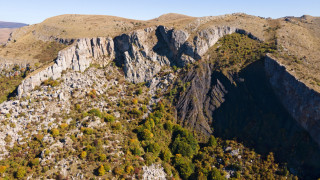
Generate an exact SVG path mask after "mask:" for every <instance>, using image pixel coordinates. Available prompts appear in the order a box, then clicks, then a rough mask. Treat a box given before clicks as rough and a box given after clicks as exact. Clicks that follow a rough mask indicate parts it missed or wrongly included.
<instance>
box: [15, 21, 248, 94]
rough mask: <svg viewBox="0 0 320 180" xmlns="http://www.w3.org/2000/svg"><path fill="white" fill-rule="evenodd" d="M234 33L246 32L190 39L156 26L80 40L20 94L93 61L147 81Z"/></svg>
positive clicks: (216, 30)
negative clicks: (127, 32)
mask: <svg viewBox="0 0 320 180" xmlns="http://www.w3.org/2000/svg"><path fill="white" fill-rule="evenodd" d="M234 32H240V33H246V32H245V31H244V30H239V29H237V28H234V27H225V26H223V27H211V28H207V29H204V30H202V31H200V32H199V33H198V34H197V35H196V36H195V37H194V38H193V39H192V40H188V38H189V33H188V32H187V31H183V30H175V29H171V28H167V27H164V26H157V27H150V28H146V29H142V30H137V31H134V32H131V33H129V34H122V35H120V36H116V37H115V38H114V39H112V38H107V37H100V38H91V39H90V38H83V39H78V40H76V42H74V43H73V45H71V46H70V47H68V48H66V49H64V50H62V51H60V52H59V54H58V57H57V59H56V60H55V61H54V63H53V64H52V65H50V66H48V67H46V68H44V69H41V70H38V71H37V72H34V73H32V75H30V76H29V77H27V78H26V79H25V80H24V81H23V82H22V84H21V85H20V86H19V87H18V95H19V96H21V95H22V94H23V92H28V91H30V90H32V89H33V88H34V87H35V86H38V85H40V84H41V82H42V81H44V80H46V79H49V78H53V79H57V78H59V77H61V73H62V71H63V70H66V69H73V70H75V71H84V70H85V69H86V68H88V67H89V65H90V63H92V62H93V61H96V62H97V63H99V64H104V63H107V62H110V60H115V62H116V63H117V64H118V65H119V66H123V70H124V73H125V76H126V79H127V80H128V81H130V82H133V83H140V82H147V81H149V80H151V79H152V77H154V75H156V74H157V73H158V72H160V70H161V68H162V67H163V66H173V65H176V66H180V67H182V66H184V65H186V64H188V63H192V62H194V61H196V60H199V59H200V58H201V56H202V55H203V54H204V53H205V52H206V51H207V50H208V49H209V48H210V47H211V46H213V45H214V44H215V43H216V42H217V41H218V39H219V38H221V37H223V36H224V35H226V34H231V33H234Z"/></svg>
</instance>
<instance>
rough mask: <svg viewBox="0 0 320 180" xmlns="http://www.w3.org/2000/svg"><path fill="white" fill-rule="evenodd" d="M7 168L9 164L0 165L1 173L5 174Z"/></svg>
mask: <svg viewBox="0 0 320 180" xmlns="http://www.w3.org/2000/svg"><path fill="white" fill-rule="evenodd" d="M6 170H7V166H0V174H3V173H4V172H5V171H6Z"/></svg>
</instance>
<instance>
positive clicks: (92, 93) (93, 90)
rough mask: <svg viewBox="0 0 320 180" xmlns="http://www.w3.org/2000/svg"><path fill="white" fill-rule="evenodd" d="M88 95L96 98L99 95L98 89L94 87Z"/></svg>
mask: <svg viewBox="0 0 320 180" xmlns="http://www.w3.org/2000/svg"><path fill="white" fill-rule="evenodd" d="M87 95H88V96H90V97H91V98H92V99H94V98H96V97H97V91H96V90H95V89H92V90H91V91H90V92H89V93H88V94H87Z"/></svg>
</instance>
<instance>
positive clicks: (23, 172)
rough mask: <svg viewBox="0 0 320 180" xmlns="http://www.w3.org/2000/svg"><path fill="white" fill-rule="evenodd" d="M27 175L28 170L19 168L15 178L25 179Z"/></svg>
mask: <svg viewBox="0 0 320 180" xmlns="http://www.w3.org/2000/svg"><path fill="white" fill-rule="evenodd" d="M25 175H26V170H25V168H24V167H19V168H18V170H17V171H16V173H15V177H16V178H18V179H20V178H23V177H24V176H25Z"/></svg>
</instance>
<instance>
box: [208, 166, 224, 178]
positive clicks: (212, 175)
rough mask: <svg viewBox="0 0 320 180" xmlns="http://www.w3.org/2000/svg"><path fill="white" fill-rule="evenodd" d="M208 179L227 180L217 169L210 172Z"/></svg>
mask: <svg viewBox="0 0 320 180" xmlns="http://www.w3.org/2000/svg"><path fill="white" fill-rule="evenodd" d="M208 178H209V179H217V180H224V179H226V178H225V177H224V176H223V175H222V174H221V172H220V171H219V170H218V169H217V168H213V169H212V171H210V173H209V176H208Z"/></svg>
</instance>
